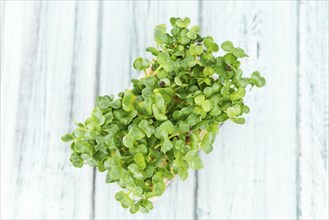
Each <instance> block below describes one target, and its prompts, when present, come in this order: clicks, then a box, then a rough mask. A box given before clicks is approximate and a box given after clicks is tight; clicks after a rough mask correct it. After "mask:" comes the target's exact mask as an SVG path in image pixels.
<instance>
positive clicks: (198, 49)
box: [189, 44, 203, 56]
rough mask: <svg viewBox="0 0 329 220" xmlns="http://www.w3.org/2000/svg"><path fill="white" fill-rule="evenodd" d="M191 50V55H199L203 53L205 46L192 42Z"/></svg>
mask: <svg viewBox="0 0 329 220" xmlns="http://www.w3.org/2000/svg"><path fill="white" fill-rule="evenodd" d="M189 51H190V53H191V55H193V56H198V55H200V54H202V52H203V46H202V45H195V44H192V45H191V46H190V49H189Z"/></svg>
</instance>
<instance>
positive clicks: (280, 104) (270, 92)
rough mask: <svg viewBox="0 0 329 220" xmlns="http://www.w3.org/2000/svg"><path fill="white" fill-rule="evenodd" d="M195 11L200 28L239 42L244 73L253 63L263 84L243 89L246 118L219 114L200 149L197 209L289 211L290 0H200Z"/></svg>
mask: <svg viewBox="0 0 329 220" xmlns="http://www.w3.org/2000/svg"><path fill="white" fill-rule="evenodd" d="M219 10H221V12H222V13H221V14H218V13H217V11H219ZM202 13H203V15H205V16H204V20H203V26H204V27H205V28H203V31H204V32H206V34H208V33H209V34H210V33H215V37H216V41H217V42H223V41H225V40H227V39H232V41H233V42H235V43H236V44H237V45H238V46H240V47H242V48H246V52H247V54H248V55H249V56H250V57H249V58H246V59H244V63H242V69H243V70H244V73H245V74H247V75H250V74H251V72H252V71H254V70H259V71H260V72H261V73H262V74H263V75H264V76H265V78H266V80H267V85H266V86H265V87H264V88H263V89H261V90H258V89H257V88H253V89H252V91H251V92H250V94H247V97H246V99H245V103H246V104H247V105H249V106H250V109H251V112H250V113H249V116H247V118H246V119H247V124H246V125H244V126H238V125H236V124H233V123H231V122H229V121H228V122H226V123H225V124H224V126H223V127H222V128H221V129H220V132H219V135H218V136H217V139H216V142H215V146H214V151H213V152H212V153H211V154H210V155H205V156H204V157H203V158H204V159H205V160H206V165H205V168H204V169H203V170H200V171H199V189H198V216H197V217H198V218H201V219H269V218H271V219H295V218H296V196H297V192H296V181H297V179H296V158H297V156H296V149H297V142H296V137H297V136H296V119H295V116H294V115H295V114H296V81H295V80H296V71H297V69H296V47H297V43H296V34H295V33H296V27H297V20H296V3H293V2H285V3H283V2H280V3H279V2H277V3H274V2H272V3H271V2H252V3H250V2H248V3H245V2H239V3H235V2H231V3H229V4H227V3H223V2H208V1H207V2H204V4H203V10H202ZM237 15H239V16H237ZM278 15H280V16H278ZM223 18H230V19H228V20H225V21H223ZM266 97H267V98H266Z"/></svg>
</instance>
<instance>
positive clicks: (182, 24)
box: [175, 17, 191, 28]
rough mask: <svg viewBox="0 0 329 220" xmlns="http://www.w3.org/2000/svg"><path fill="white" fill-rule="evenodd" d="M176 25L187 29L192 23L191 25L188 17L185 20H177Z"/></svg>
mask: <svg viewBox="0 0 329 220" xmlns="http://www.w3.org/2000/svg"><path fill="white" fill-rule="evenodd" d="M175 23H176V25H177V26H178V27H180V28H185V27H187V26H188V25H189V24H190V23H191V20H190V19H189V18H187V17H185V18H179V19H177V20H176V22H175Z"/></svg>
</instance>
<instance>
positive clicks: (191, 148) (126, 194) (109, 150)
mask: <svg viewBox="0 0 329 220" xmlns="http://www.w3.org/2000/svg"><path fill="white" fill-rule="evenodd" d="M190 22H191V21H190V19H189V18H171V19H170V23H171V25H172V29H171V30H170V33H168V32H167V28H166V26H165V25H164V24H160V25H157V26H156V27H155V32H154V38H155V41H156V43H157V47H156V48H155V47H148V48H146V51H147V52H149V53H151V54H152V55H153V56H154V58H153V59H152V61H149V60H147V59H144V58H142V57H138V58H137V59H136V60H135V61H134V63H133V67H134V68H135V69H136V70H138V71H144V72H145V77H143V78H141V79H139V80H136V79H133V80H132V84H133V86H132V89H127V90H126V91H124V92H121V93H120V94H119V98H117V99H115V98H114V96H113V95H112V96H108V95H105V96H99V97H97V98H96V105H95V108H94V110H93V111H92V113H91V116H90V117H89V118H87V119H86V120H85V122H84V123H78V124H77V128H76V129H75V130H74V131H73V132H72V133H70V134H66V135H64V136H63V137H62V140H63V141H65V142H71V150H72V154H71V157H70V160H71V162H72V164H73V166H75V167H82V166H83V165H84V164H88V165H90V166H93V167H97V169H98V170H99V171H100V172H106V173H107V175H106V182H107V183H114V182H116V183H117V184H118V185H119V186H120V187H121V188H122V189H123V190H122V191H119V192H118V193H116V195H115V199H116V200H117V201H119V202H120V203H121V205H122V207H124V208H129V209H130V212H131V213H136V212H138V211H141V212H143V213H147V212H149V211H150V210H152V209H153V204H152V202H151V201H150V199H151V198H153V197H156V196H160V195H161V194H162V193H163V192H164V191H165V189H166V182H167V181H168V180H171V179H173V178H174V177H175V176H179V177H180V178H181V179H182V180H186V179H187V178H188V169H189V168H191V169H194V170H198V169H201V168H202V167H203V166H204V163H203V161H202V159H201V158H200V156H199V151H200V150H201V151H203V152H204V153H206V154H208V153H210V152H211V151H212V150H213V143H214V141H215V136H216V134H217V132H218V127H219V125H220V124H222V123H223V122H225V121H227V120H231V121H232V122H234V123H237V124H244V123H245V118H243V117H242V116H243V114H246V113H249V111H250V110H249V107H248V106H247V105H245V103H244V101H243V98H244V96H245V95H246V87H247V86H248V85H250V86H251V87H253V86H256V87H262V86H264V85H265V79H264V78H263V77H262V76H261V75H260V74H259V72H257V71H255V72H253V73H252V75H251V77H250V78H248V77H243V76H242V70H241V69H240V61H239V60H238V58H243V57H247V54H246V53H245V51H244V50H243V49H241V48H239V47H235V46H234V45H233V43H232V42H230V41H225V42H224V43H222V44H221V46H220V47H219V46H218V44H217V43H216V42H215V40H214V38H213V37H211V36H206V37H202V36H200V27H198V26H192V27H191V28H190V29H188V26H189V24H190ZM220 48H221V49H222V50H223V51H224V52H225V54H224V55H223V56H215V55H214V52H217V51H219V49H220Z"/></svg>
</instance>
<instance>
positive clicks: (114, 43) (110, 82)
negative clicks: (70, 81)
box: [95, 1, 198, 219]
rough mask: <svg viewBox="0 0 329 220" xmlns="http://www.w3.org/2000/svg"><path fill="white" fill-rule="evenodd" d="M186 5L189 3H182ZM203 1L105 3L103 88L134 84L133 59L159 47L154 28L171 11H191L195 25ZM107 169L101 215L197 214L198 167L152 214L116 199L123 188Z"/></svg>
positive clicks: (99, 199)
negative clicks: (133, 211) (132, 209)
mask: <svg viewBox="0 0 329 220" xmlns="http://www.w3.org/2000/svg"><path fill="white" fill-rule="evenodd" d="M182 6H184V7H182ZM197 15H198V2H185V3H183V2H162V1H159V2H155V1H149V2H146V1H140V2H133V1H125V2H115V3H113V2H104V3H103V22H102V23H103V30H102V31H103V34H102V53H101V54H102V56H101V59H102V64H101V80H100V83H101V86H100V93H101V94H102V95H104V94H110V93H114V94H117V93H118V92H120V91H123V90H124V89H125V88H129V87H130V79H131V78H138V77H139V73H138V72H137V71H136V70H134V69H133V67H132V63H133V61H134V59H135V58H137V57H138V56H143V57H148V58H151V56H150V55H149V54H147V55H146V52H145V48H146V47H147V46H155V42H154V40H153V28H154V26H155V25H156V24H160V23H166V24H167V26H168V27H169V18H170V17H172V16H182V17H184V16H189V17H190V18H191V20H192V22H193V23H194V24H196V23H197V18H198V16H197ZM105 175H106V174H105V173H102V174H97V181H96V197H95V202H96V204H95V208H96V210H95V217H96V219H145V218H146V219H193V217H194V181H195V180H194V172H192V171H191V172H190V177H189V179H188V180H187V181H186V182H182V181H181V180H179V179H177V180H176V181H174V182H173V184H172V185H171V186H170V188H169V189H168V190H167V191H166V192H165V193H164V194H163V195H162V196H161V198H160V199H159V200H158V201H157V202H156V203H155V204H154V206H155V207H154V210H153V211H152V212H151V213H150V214H147V215H143V214H136V215H131V214H130V213H129V210H125V209H123V208H122V207H121V206H120V204H119V203H118V202H117V201H115V199H114V195H115V193H116V192H118V191H119V190H120V188H119V187H118V186H116V184H105Z"/></svg>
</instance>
